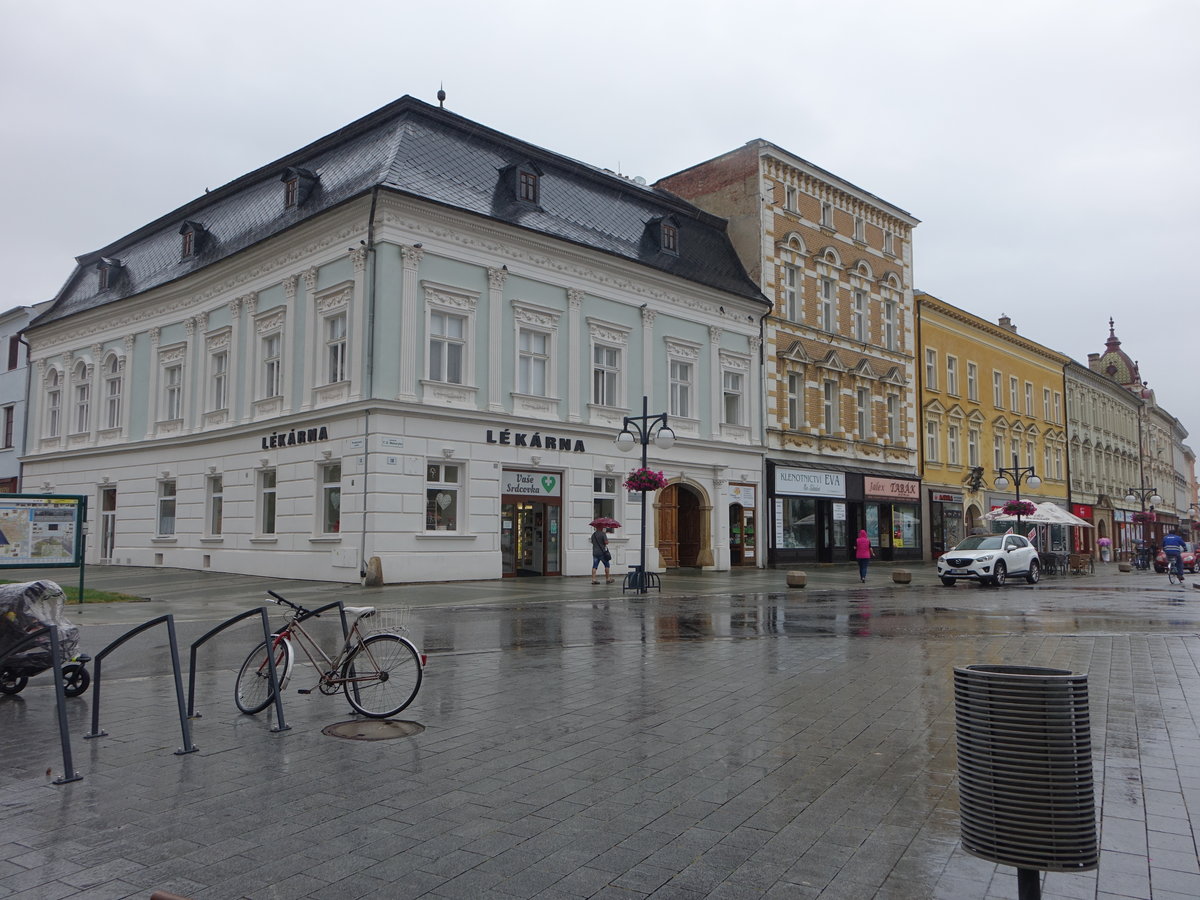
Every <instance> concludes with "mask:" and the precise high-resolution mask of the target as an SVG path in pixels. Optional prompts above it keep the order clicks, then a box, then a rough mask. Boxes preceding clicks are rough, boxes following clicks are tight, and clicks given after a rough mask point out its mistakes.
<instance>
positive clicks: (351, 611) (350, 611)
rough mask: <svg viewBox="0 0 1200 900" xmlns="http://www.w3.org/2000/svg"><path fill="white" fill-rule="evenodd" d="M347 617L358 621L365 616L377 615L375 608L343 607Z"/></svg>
mask: <svg viewBox="0 0 1200 900" xmlns="http://www.w3.org/2000/svg"><path fill="white" fill-rule="evenodd" d="M342 609H344V610H345V611H346V615H348V616H353V617H354V618H356V619H361V618H362V617H363V616H373V615H375V607H373V606H343V607H342Z"/></svg>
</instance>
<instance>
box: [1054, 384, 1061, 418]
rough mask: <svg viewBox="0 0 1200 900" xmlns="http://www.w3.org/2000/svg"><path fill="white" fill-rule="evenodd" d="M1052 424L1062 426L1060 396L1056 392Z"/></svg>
mask: <svg viewBox="0 0 1200 900" xmlns="http://www.w3.org/2000/svg"><path fill="white" fill-rule="evenodd" d="M1054 422H1055V424H1057V425H1061V424H1062V394H1060V393H1059V392H1058V391H1055V392H1054Z"/></svg>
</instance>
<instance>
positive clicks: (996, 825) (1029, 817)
mask: <svg viewBox="0 0 1200 900" xmlns="http://www.w3.org/2000/svg"><path fill="white" fill-rule="evenodd" d="M954 709H955V723H956V730H957V738H958V779H959V809H960V814H961V830H962V845H963V849H964V850H966V851H967V852H968V853H971V854H973V855H975V856H978V857H981V858H983V859H986V860H988V861H990V862H994V863H1000V864H1002V865H1010V866H1016V867H1017V869H1018V884H1019V885H1021V889H1022V893H1021V897H1022V900H1024V898H1026V897H1038V896H1040V894H1039V893H1038V877H1037V872H1036V871H1035V870H1039V869H1040V870H1043V871H1055V872H1077V871H1083V870H1086V869H1095V868H1096V867H1097V866H1098V865H1099V863H1100V848H1099V842H1098V840H1097V835H1096V807H1095V786H1094V782H1093V778H1092V737H1091V720H1090V717H1089V712H1088V692H1087V675H1081V674H1077V673H1072V672H1069V671H1067V670H1065V669H1047V668H1039V667H1035V666H994V665H975V666H956V667H955V668H954Z"/></svg>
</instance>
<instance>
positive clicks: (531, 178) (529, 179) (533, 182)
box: [517, 167, 539, 203]
mask: <svg viewBox="0 0 1200 900" xmlns="http://www.w3.org/2000/svg"><path fill="white" fill-rule="evenodd" d="M538 180H539V179H538V173H537V172H535V171H534V170H533V169H527V168H524V167H522V168H520V169H517V199H518V200H524V201H525V202H526V203H537V202H538V186H539V185H538Z"/></svg>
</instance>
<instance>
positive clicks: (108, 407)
mask: <svg viewBox="0 0 1200 900" xmlns="http://www.w3.org/2000/svg"><path fill="white" fill-rule="evenodd" d="M121 382H122V378H121V361H120V360H119V359H117V357H116V355H113V356H110V357H109V358H108V359H107V360H105V362H104V427H105V428H120V427H121V393H122V388H123V385H122V383H121Z"/></svg>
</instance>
